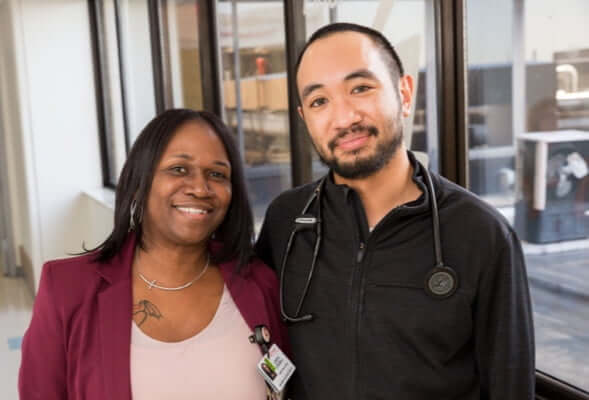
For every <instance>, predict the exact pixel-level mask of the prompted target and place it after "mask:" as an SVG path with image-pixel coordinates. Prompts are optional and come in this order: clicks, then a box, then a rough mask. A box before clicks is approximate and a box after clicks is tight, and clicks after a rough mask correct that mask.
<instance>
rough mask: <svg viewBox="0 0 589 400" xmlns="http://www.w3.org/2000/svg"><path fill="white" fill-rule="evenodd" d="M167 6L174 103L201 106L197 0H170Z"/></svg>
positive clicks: (168, 63)
mask: <svg viewBox="0 0 589 400" xmlns="http://www.w3.org/2000/svg"><path fill="white" fill-rule="evenodd" d="M165 6H166V10H165V13H163V16H162V17H163V27H164V30H165V32H166V33H165V34H164V38H165V39H166V41H167V43H166V47H167V51H165V53H167V61H165V62H166V64H167V66H168V68H169V72H170V77H171V82H170V86H171V92H172V93H171V94H172V105H173V107H174V108H180V107H185V108H192V109H195V110H202V109H203V97H202V81H201V71H200V53H199V36H198V5H197V0H188V1H187V0H174V1H168V2H166V3H165Z"/></svg>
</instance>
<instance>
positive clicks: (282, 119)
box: [217, 1, 291, 228]
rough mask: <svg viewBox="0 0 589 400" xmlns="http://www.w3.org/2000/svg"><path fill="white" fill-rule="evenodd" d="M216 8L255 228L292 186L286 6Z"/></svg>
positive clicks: (225, 4) (226, 92) (226, 95)
mask: <svg viewBox="0 0 589 400" xmlns="http://www.w3.org/2000/svg"><path fill="white" fill-rule="evenodd" d="M217 12H218V19H219V20H218V21H219V23H218V26H219V46H220V53H221V75H222V78H223V102H224V111H225V121H226V122H227V124H228V125H229V126H230V127H232V128H233V129H234V131H235V134H236V138H237V141H238V143H239V147H240V150H241V154H242V157H243V160H244V162H245V173H246V178H247V180H248V184H249V194H250V198H251V201H252V205H253V208H254V216H255V221H256V228H258V227H259V226H260V224H261V221H262V219H263V217H264V214H265V212H266V207H267V206H268V204H269V202H270V201H271V200H272V199H274V197H276V196H277V195H278V194H279V193H281V192H282V191H284V190H285V189H288V188H290V187H291V173H290V142H289V127H288V97H287V83H286V82H287V81H286V53H285V38H284V6H283V2H282V1H257V2H256V1H219V2H218V5H217ZM235 49H237V51H235Z"/></svg>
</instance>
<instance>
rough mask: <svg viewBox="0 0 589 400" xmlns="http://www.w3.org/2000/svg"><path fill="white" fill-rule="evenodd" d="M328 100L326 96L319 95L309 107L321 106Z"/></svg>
mask: <svg viewBox="0 0 589 400" xmlns="http://www.w3.org/2000/svg"><path fill="white" fill-rule="evenodd" d="M326 102H327V99H326V98H325V97H319V98H318V99H315V100H313V101H312V102H311V103H310V104H309V107H319V106H322V105H323V104H325V103H326Z"/></svg>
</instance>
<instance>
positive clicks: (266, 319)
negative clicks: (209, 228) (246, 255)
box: [219, 260, 274, 331]
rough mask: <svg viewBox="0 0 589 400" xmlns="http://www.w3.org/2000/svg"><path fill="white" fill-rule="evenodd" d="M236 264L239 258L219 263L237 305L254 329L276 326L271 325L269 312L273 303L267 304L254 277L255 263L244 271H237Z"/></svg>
mask: <svg viewBox="0 0 589 400" xmlns="http://www.w3.org/2000/svg"><path fill="white" fill-rule="evenodd" d="M236 264H237V260H232V261H230V262H226V263H222V264H220V265H219V268H220V270H221V274H222V275H223V280H224V281H225V285H227V289H228V290H229V293H230V294H231V297H232V298H233V301H234V302H235V305H236V306H237V308H238V309H239V312H240V313H241V315H242V316H243V319H244V320H245V321H246V322H247V324H248V326H249V327H250V329H251V330H252V331H253V330H254V328H255V327H256V326H257V325H265V326H266V327H267V328H268V329H270V330H272V328H274V327H273V326H271V322H270V316H269V314H268V310H269V309H271V305H270V304H267V299H266V297H265V296H264V293H263V292H262V289H261V288H260V286H259V285H258V283H257V282H256V280H255V279H253V278H254V275H255V272H254V271H253V270H252V268H253V265H252V264H251V263H250V264H249V265H247V266H246V267H244V271H243V272H240V273H237V272H235V267H236ZM250 278H251V279H250Z"/></svg>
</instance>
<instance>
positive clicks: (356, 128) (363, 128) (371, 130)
mask: <svg viewBox="0 0 589 400" xmlns="http://www.w3.org/2000/svg"><path fill="white" fill-rule="evenodd" d="M358 132H366V133H368V135H369V136H378V129H377V128H376V127H375V126H372V125H369V126H367V125H361V124H358V125H352V126H351V127H350V128H347V129H342V130H340V131H339V132H338V133H337V135H336V136H335V137H334V138H333V139H331V140H330V141H329V143H327V146H328V147H329V150H331V151H333V150H334V149H335V148H336V146H337V142H338V141H339V140H340V139H343V138H344V137H346V136H347V135H348V134H350V133H358Z"/></svg>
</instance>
